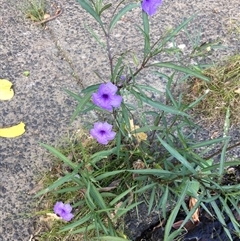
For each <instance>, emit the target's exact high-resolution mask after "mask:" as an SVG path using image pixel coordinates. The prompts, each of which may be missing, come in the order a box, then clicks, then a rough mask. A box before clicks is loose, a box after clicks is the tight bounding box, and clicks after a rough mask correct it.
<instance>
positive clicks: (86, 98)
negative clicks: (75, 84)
mask: <svg viewBox="0 0 240 241" xmlns="http://www.w3.org/2000/svg"><path fill="white" fill-rule="evenodd" d="M91 97H92V93H91V92H89V93H87V94H86V95H85V96H84V97H83V98H82V100H81V102H79V104H78V105H77V108H76V110H75V111H74V113H73V115H72V117H71V120H70V123H72V122H73V121H74V119H75V118H76V117H77V115H78V114H79V113H80V112H81V111H83V108H84V107H85V106H86V105H87V103H89V100H90V99H91Z"/></svg>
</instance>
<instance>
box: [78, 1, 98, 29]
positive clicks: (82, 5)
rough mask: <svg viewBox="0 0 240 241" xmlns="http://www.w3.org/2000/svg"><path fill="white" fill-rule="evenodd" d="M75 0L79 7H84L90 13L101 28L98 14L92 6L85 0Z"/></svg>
mask: <svg viewBox="0 0 240 241" xmlns="http://www.w3.org/2000/svg"><path fill="white" fill-rule="evenodd" d="M77 1H78V2H79V4H80V5H81V7H82V8H83V9H85V10H86V11H87V12H88V13H89V14H90V15H92V16H93V17H94V18H95V19H96V21H97V22H98V23H99V24H100V25H101V27H102V28H103V23H102V20H101V18H100V17H99V15H98V14H97V13H96V11H95V10H94V9H93V8H92V6H91V5H90V4H89V3H88V2H87V1H86V0H77Z"/></svg>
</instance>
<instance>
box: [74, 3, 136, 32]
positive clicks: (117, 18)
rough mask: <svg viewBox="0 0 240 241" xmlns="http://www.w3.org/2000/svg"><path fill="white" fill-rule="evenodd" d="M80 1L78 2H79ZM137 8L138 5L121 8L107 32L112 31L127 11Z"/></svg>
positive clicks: (132, 4)
mask: <svg viewBox="0 0 240 241" xmlns="http://www.w3.org/2000/svg"><path fill="white" fill-rule="evenodd" d="M79 1H80V0H79ZM137 7H139V4H138V3H129V4H128V5H126V6H125V7H124V8H122V9H121V10H120V11H119V12H118V13H117V14H116V15H115V16H114V18H113V19H112V21H111V22H110V26H109V32H111V31H112V29H113V28H114V26H115V25H116V23H117V21H118V20H119V19H120V18H121V17H122V16H123V15H124V14H125V13H127V12H128V11H130V10H132V9H133V8H137Z"/></svg>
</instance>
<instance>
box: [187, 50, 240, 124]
mask: <svg viewBox="0 0 240 241" xmlns="http://www.w3.org/2000/svg"><path fill="white" fill-rule="evenodd" d="M204 74H205V75H206V76H208V77H209V78H210V80H211V81H210V82H203V81H201V80H200V79H197V78H193V79H192V80H191V82H190V85H189V88H188V92H187V93H185V101H186V102H188V103H189V102H193V101H195V100H196V99H197V98H199V97H200V96H201V95H203V94H204V93H206V91H209V93H208V94H207V96H206V97H205V98H204V99H203V100H202V101H201V102H199V104H198V105H197V106H195V109H194V111H195V112H196V113H197V115H201V117H202V118H203V120H204V121H206V122H207V123H210V122H211V123H212V122H217V121H219V120H220V121H221V122H222V121H224V119H225V115H226V111H227V108H228V107H229V108H230V113H231V123H233V124H238V123H240V115H239V112H240V105H239V99H240V54H237V55H234V56H231V57H229V58H228V59H226V60H225V61H223V62H222V63H221V64H219V65H216V66H213V67H211V68H208V69H206V70H205V71H204Z"/></svg>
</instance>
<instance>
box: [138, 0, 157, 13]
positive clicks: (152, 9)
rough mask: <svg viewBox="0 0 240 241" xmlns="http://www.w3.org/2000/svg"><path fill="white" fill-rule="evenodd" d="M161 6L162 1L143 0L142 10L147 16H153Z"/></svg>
mask: <svg viewBox="0 0 240 241" xmlns="http://www.w3.org/2000/svg"><path fill="white" fill-rule="evenodd" d="M161 4H162V0H143V1H142V9H143V11H144V12H146V13H147V14H148V15H149V16H152V15H154V14H155V13H156V12H157V8H158V7H159V6H160V5H161Z"/></svg>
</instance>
